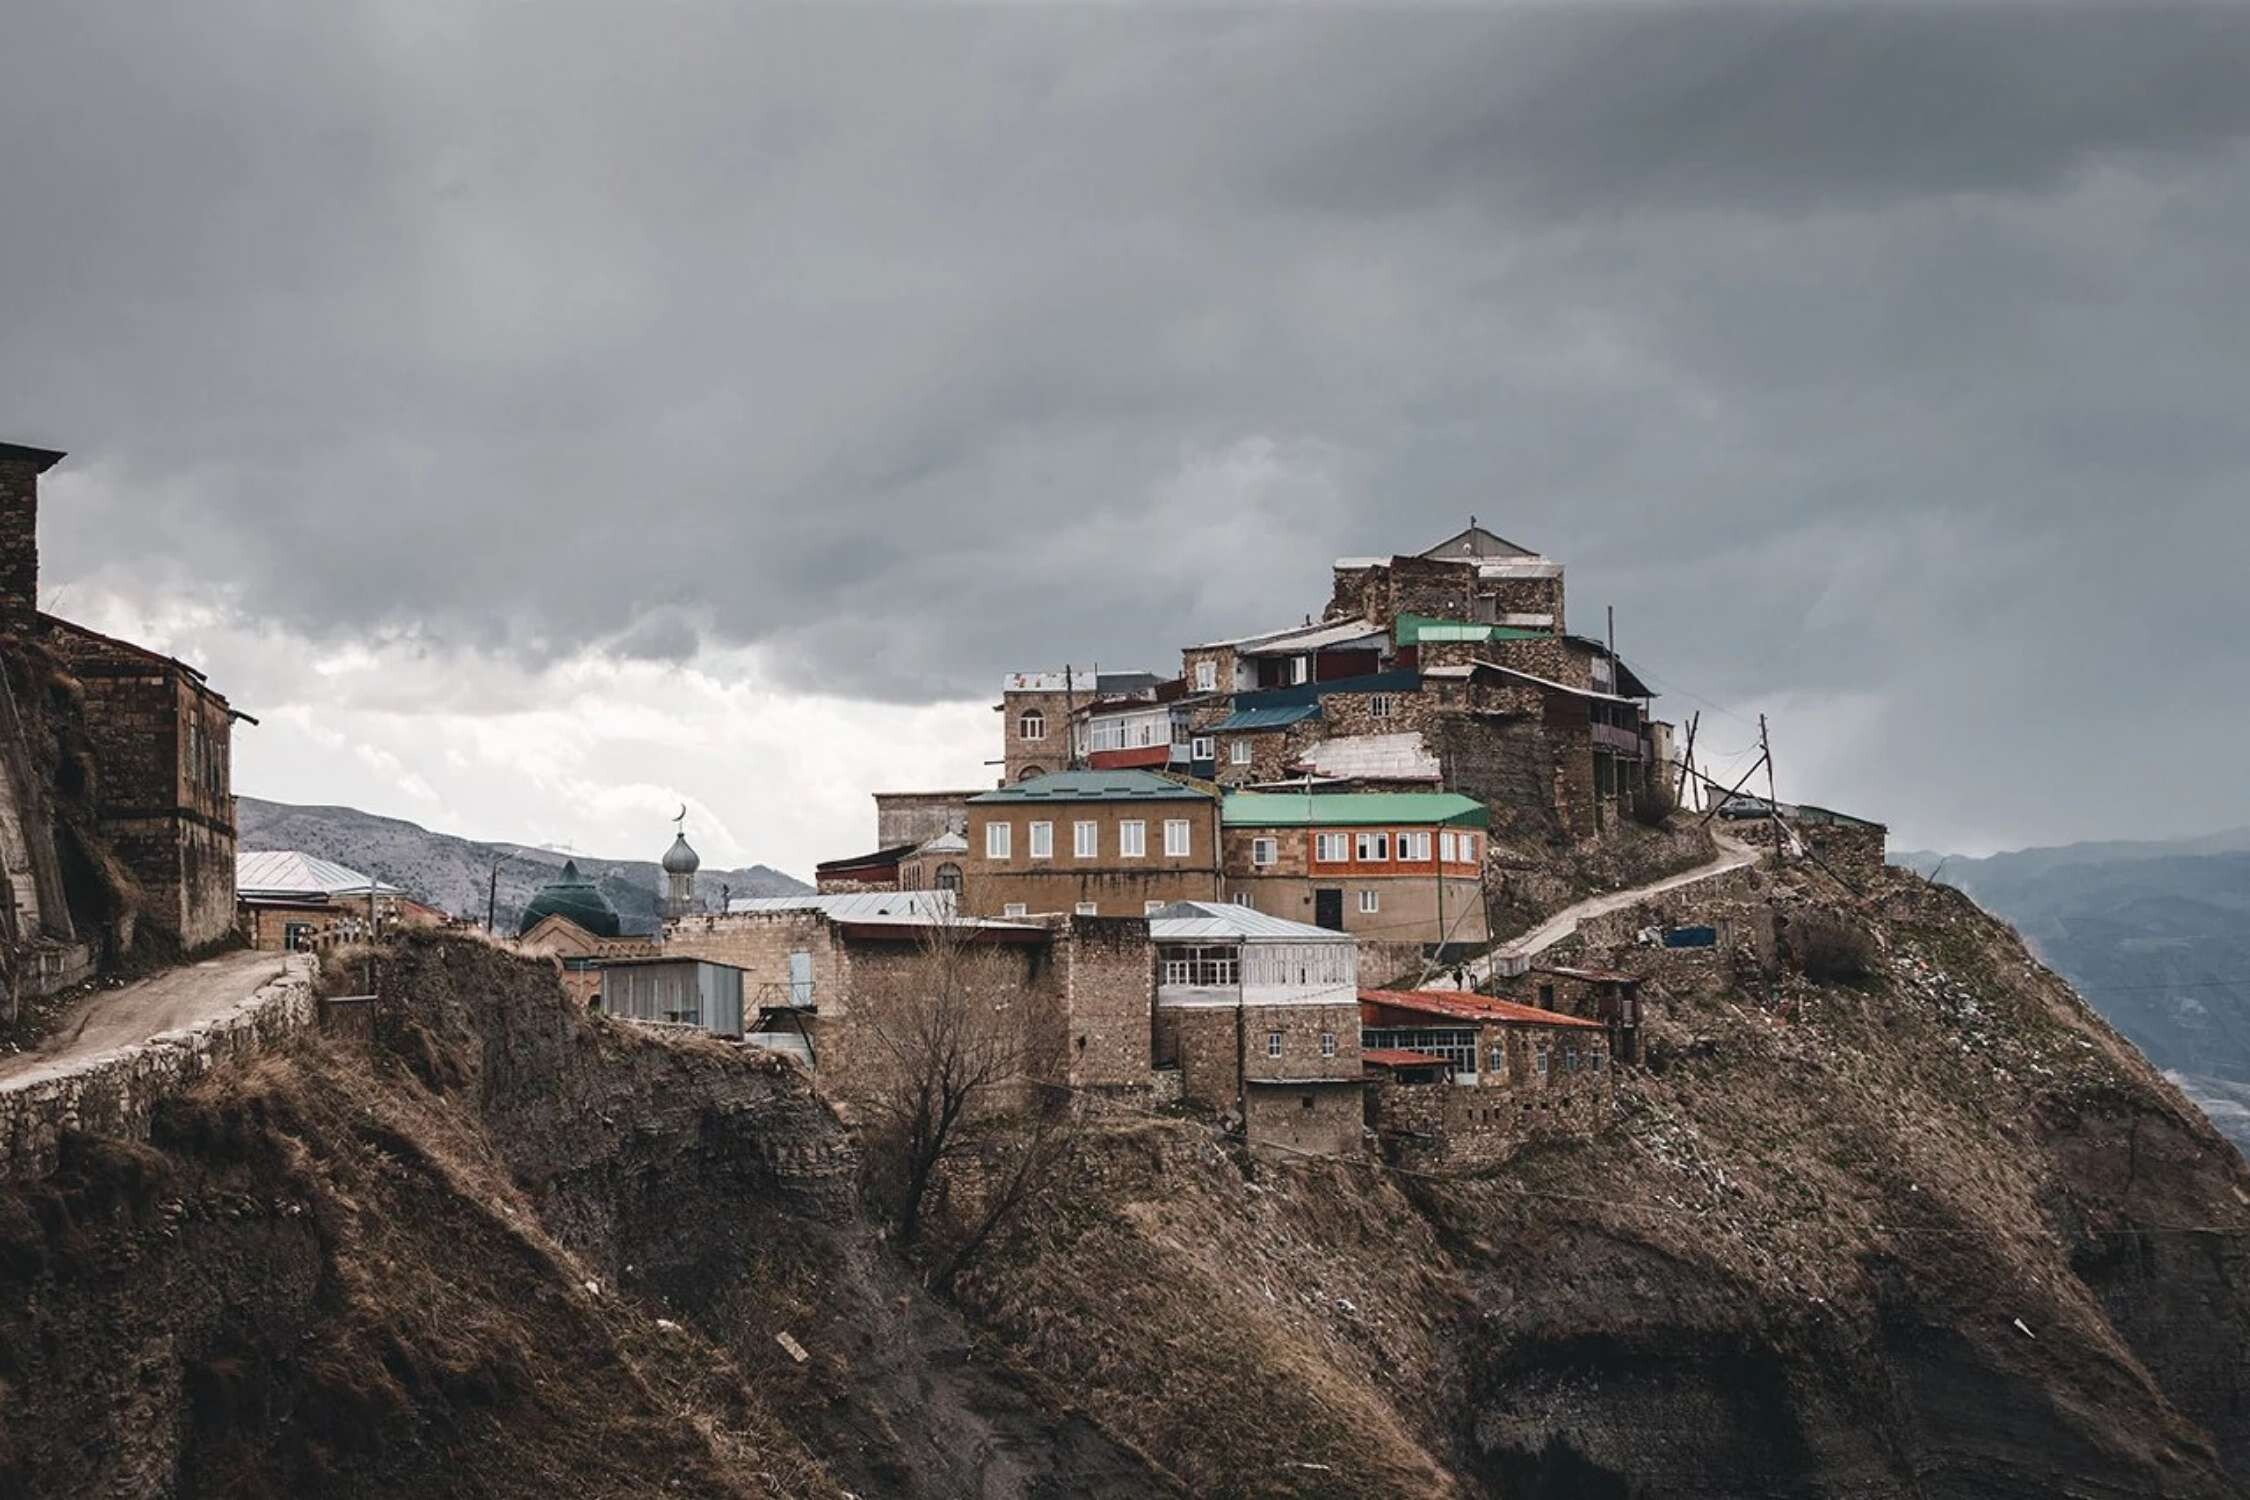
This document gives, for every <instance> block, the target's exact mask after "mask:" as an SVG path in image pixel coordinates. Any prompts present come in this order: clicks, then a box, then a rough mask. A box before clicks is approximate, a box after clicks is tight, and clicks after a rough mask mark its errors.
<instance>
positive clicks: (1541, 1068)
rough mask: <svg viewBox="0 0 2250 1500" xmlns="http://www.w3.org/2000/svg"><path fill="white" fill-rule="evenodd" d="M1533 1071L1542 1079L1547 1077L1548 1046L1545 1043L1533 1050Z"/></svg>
mask: <svg viewBox="0 0 2250 1500" xmlns="http://www.w3.org/2000/svg"><path fill="white" fill-rule="evenodd" d="M1531 1071H1532V1072H1534V1073H1536V1074H1537V1075H1538V1076H1540V1077H1541V1078H1544V1077H1546V1076H1547V1044H1546V1043H1545V1042H1541V1043H1540V1044H1539V1045H1538V1046H1537V1047H1535V1048H1533V1049H1532V1053H1531Z"/></svg>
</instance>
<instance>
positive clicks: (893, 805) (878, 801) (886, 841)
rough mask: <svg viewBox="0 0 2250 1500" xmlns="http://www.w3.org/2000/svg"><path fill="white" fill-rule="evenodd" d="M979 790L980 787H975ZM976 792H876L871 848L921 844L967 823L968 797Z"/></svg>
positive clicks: (964, 828)
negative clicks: (873, 839) (873, 838)
mask: <svg viewBox="0 0 2250 1500" xmlns="http://www.w3.org/2000/svg"><path fill="white" fill-rule="evenodd" d="M979 790H982V788H979ZM975 795H976V792H877V793H876V794H875V847H876V848H878V849H895V848H897V847H898V846H899V845H901V844H923V843H927V842H929V841H930V840H931V839H934V838H936V837H937V836H938V835H939V834H941V833H960V832H963V831H964V830H966V829H967V828H968V826H969V799H970V798H971V797H974V796H975Z"/></svg>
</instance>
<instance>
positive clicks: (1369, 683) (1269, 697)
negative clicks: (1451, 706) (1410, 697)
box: [1234, 670, 1422, 710]
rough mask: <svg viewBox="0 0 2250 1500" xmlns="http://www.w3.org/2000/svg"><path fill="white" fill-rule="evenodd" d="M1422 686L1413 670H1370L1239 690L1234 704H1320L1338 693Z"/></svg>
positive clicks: (1402, 690)
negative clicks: (1326, 679)
mask: <svg viewBox="0 0 2250 1500" xmlns="http://www.w3.org/2000/svg"><path fill="white" fill-rule="evenodd" d="M1421 686H1422V674H1421V673H1419V672H1414V671H1405V670H1400V671H1391V672H1369V673H1367V674H1366V675H1365V676H1363V677H1339V678H1337V679H1336V680H1334V681H1333V682H1300V683H1298V684H1297V685H1296V686H1295V687H1284V688H1267V689H1265V690H1264V691H1263V692H1257V693H1236V694H1235V695H1234V706H1235V708H1236V709H1238V710H1239V709H1245V708H1277V707H1279V706H1280V705H1282V704H1284V703H1318V702H1319V701H1320V700H1321V699H1323V698H1326V697H1329V696H1331V695H1332V694H1335V693H1411V692H1416V691H1418V690H1419V689H1420V688H1421Z"/></svg>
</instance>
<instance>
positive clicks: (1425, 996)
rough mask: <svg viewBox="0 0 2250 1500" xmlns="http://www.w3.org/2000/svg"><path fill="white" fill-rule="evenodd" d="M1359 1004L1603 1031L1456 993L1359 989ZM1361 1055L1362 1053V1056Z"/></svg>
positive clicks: (1568, 1018)
mask: <svg viewBox="0 0 2250 1500" xmlns="http://www.w3.org/2000/svg"><path fill="white" fill-rule="evenodd" d="M1359 1003H1360V1004H1361V1005H1363V1006H1366V1005H1380V1006H1386V1007H1388V1008H1389V1009H1392V1010H1411V1011H1417V1012H1419V1013H1421V1014H1422V1015H1426V1016H1444V1017H1446V1018H1447V1019H1448V1020H1453V1021H1475V1022H1496V1023H1498V1024H1500V1025H1503V1026H1576V1027H1580V1028H1582V1029H1585V1030H1589V1031H1602V1030H1605V1029H1606V1028H1605V1027H1604V1026H1603V1025H1602V1023H1601V1022H1599V1021H1588V1020H1584V1019H1581V1018H1580V1017H1578V1016H1566V1015H1562V1014H1560V1013H1559V1012H1556V1011H1551V1010H1541V1009H1540V1008H1539V1007H1538V1006H1536V1005H1523V1004H1519V1003H1518V1002H1516V1001H1514V1000H1495V999H1493V998H1492V997H1491V996H1489V995H1472V994H1466V993H1463V992H1461V991H1458V990H1361V991H1360V992H1359ZM1364 1055H1365V1054H1364V1053H1363V1054H1362V1056H1364Z"/></svg>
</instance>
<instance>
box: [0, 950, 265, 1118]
mask: <svg viewBox="0 0 2250 1500" xmlns="http://www.w3.org/2000/svg"><path fill="white" fill-rule="evenodd" d="M284 962H285V960H284V958H283V955H281V954H279V953H262V952H259V951H257V950H256V949H251V950H249V951H247V952H242V953H229V954H226V955H224V956H222V957H219V958H208V959H205V960H203V962H201V963H193V964H183V965H181V966H180V967H179V968H177V969H166V970H165V971H164V972H163V973H161V974H152V975H150V976H149V977H148V978H146V979H143V980H140V981H138V982H136V983H133V984H129V985H126V986H125V987H124V988H123V989H116V990H96V991H95V992H94V993H93V994H90V995H88V996H87V997H86V998H85V999H83V1000H81V1001H79V1002H78V1003H77V1004H76V1005H73V1006H72V1007H71V1008H70V1009H69V1010H68V1011H66V1012H64V1014H63V1015H62V1017H61V1018H60V1019H59V1020H58V1021H57V1022H56V1023H55V1029H54V1031H53V1032H52V1033H50V1034H49V1036H48V1037H47V1040H46V1041H45V1042H44V1043H42V1044H41V1045H40V1047H39V1048H38V1050H37V1051H33V1052H21V1053H18V1054H16V1055H15V1056H14V1057H9V1058H0V1087H5V1088H17V1087H21V1086H23V1085H26V1084H30V1083H35V1082H37V1081H39V1080H40V1079H44V1078H52V1077H56V1076H58V1075H60V1074H64V1073H68V1072H70V1071H71V1070H72V1069H73V1068H76V1067H78V1066H80V1065H81V1064H83V1063H85V1062H86V1061H87V1060H89V1059H91V1058H95V1057H99V1056H100V1055H102V1054H103V1053H105V1052H115V1051H118V1050H120V1049H122V1048H125V1047H131V1046H134V1045H136V1044H138V1043H140V1042H145V1041H147V1040H148V1039H149V1038H150V1037H152V1036H157V1035H160V1034H162V1033H164V1032H167V1031H183V1030H186V1029H187V1028H189V1027H191V1026H200V1025H202V1024H203V1023H204V1022H206V1021H211V1020H216V1019H217V1018H218V1017H220V1016H223V1015H225V1014H226V1013H227V1012H228V1011H230V1010H233V1009H234V1008H235V1007H236V1006H238V1005H241V1004H242V1003H243V1002H244V1001H246V1000H248V999H249V998H250V997H251V996H252V995H254V994H256V993H257V991H258V989H259V987H260V986H261V985H264V984H266V983H267V982H269V981H271V980H274V979H278V978H279V977H281V972H282V968H283V964H284Z"/></svg>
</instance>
